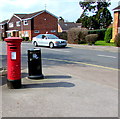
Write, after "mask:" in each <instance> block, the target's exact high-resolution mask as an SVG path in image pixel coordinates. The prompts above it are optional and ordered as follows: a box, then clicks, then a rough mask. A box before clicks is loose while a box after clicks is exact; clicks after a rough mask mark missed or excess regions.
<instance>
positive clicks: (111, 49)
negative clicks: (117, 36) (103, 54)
mask: <svg viewBox="0 0 120 119" xmlns="http://www.w3.org/2000/svg"><path fill="white" fill-rule="evenodd" d="M67 46H68V47H74V48H81V49H90V50H99V51H109V52H118V51H120V47H114V46H95V45H91V46H90V45H79V44H68V45H67Z"/></svg>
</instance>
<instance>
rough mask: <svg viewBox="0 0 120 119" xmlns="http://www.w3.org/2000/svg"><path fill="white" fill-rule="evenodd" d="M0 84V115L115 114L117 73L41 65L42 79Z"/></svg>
mask: <svg viewBox="0 0 120 119" xmlns="http://www.w3.org/2000/svg"><path fill="white" fill-rule="evenodd" d="M27 72H28V71H27V69H23V70H22V88H21V89H8V88H7V86H6V84H4V85H3V86H2V116H3V117H118V85H117V84H118V72H117V71H112V70H108V69H102V68H95V67H90V66H83V65H76V64H72V65H69V64H68V65H65V66H64V65H61V66H49V67H47V66H43V74H44V76H45V79H43V80H31V79H28V78H27V76H28V73H27Z"/></svg>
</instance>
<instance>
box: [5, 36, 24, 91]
mask: <svg viewBox="0 0 120 119" xmlns="http://www.w3.org/2000/svg"><path fill="white" fill-rule="evenodd" d="M5 41H6V42H7V86H8V88H10V89H16V88H20V87H21V48H20V45H21V42H22V38H19V37H10V38H6V39H5Z"/></svg>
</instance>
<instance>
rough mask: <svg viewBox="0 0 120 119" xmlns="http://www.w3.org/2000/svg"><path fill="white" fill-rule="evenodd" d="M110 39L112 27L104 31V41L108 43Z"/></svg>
mask: <svg viewBox="0 0 120 119" xmlns="http://www.w3.org/2000/svg"><path fill="white" fill-rule="evenodd" d="M111 39H112V28H108V29H107V30H106V32H105V37H104V41H105V42H106V43H110V40H111Z"/></svg>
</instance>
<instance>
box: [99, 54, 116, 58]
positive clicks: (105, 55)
mask: <svg viewBox="0 0 120 119" xmlns="http://www.w3.org/2000/svg"><path fill="white" fill-rule="evenodd" d="M98 56H100V57H109V58H117V57H115V56H109V55H98Z"/></svg>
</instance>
